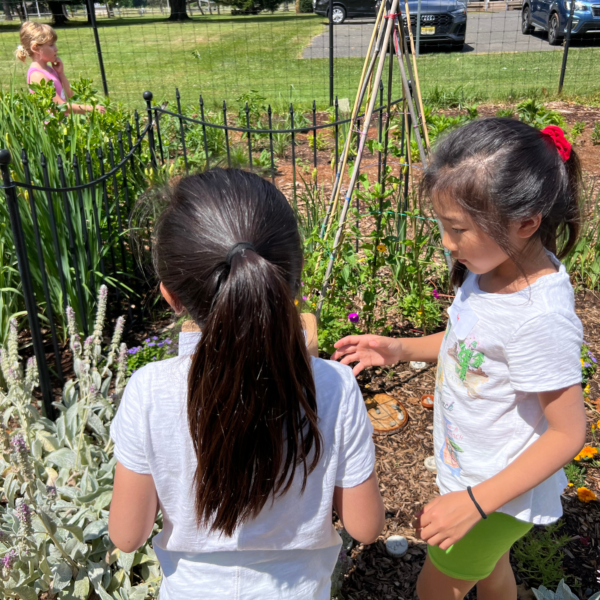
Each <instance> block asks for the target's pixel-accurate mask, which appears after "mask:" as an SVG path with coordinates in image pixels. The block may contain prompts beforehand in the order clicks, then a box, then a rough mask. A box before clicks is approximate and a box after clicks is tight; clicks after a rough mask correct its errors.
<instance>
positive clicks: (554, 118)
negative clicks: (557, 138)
mask: <svg viewBox="0 0 600 600" xmlns="http://www.w3.org/2000/svg"><path fill="white" fill-rule="evenodd" d="M516 110H517V114H518V115H519V120H520V121H523V123H527V124H528V125H533V126H534V127H537V129H543V128H544V127H547V126H548V125H557V126H558V127H562V128H563V129H564V128H565V120H564V118H563V117H562V116H561V114H560V113H558V112H557V111H555V110H550V109H548V108H546V107H545V106H544V105H543V104H541V103H539V102H538V101H537V100H535V99H533V98H528V99H527V100H523V101H522V102H519V104H517V109H516Z"/></svg>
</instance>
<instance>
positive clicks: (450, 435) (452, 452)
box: [440, 417, 463, 477]
mask: <svg viewBox="0 0 600 600" xmlns="http://www.w3.org/2000/svg"><path fill="white" fill-rule="evenodd" d="M444 422H445V438H444V445H443V446H442V447H441V449H440V458H441V459H442V461H443V462H444V465H446V467H447V468H448V470H449V471H450V473H451V474H452V475H454V476H455V477H460V475H461V473H462V470H461V468H460V460H459V454H460V453H461V452H463V449H462V448H461V447H460V446H459V445H458V443H457V440H458V441H461V440H462V439H463V436H462V434H461V433H460V430H459V429H458V427H457V426H456V425H454V424H453V423H452V422H451V421H449V420H448V419H447V418H446V417H444Z"/></svg>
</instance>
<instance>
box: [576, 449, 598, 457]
mask: <svg viewBox="0 0 600 600" xmlns="http://www.w3.org/2000/svg"><path fill="white" fill-rule="evenodd" d="M596 454H598V449H597V448H594V447H593V446H584V447H583V448H582V450H581V452H580V453H579V454H578V455H577V456H576V457H575V460H581V459H582V458H594V456H595V455H596Z"/></svg>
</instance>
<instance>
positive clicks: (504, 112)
mask: <svg viewBox="0 0 600 600" xmlns="http://www.w3.org/2000/svg"><path fill="white" fill-rule="evenodd" d="M496 116H497V117H506V118H509V119H512V118H513V117H514V116H515V109H514V108H511V107H507V108H501V109H500V110H497V111H496Z"/></svg>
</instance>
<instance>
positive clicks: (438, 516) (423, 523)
mask: <svg viewBox="0 0 600 600" xmlns="http://www.w3.org/2000/svg"><path fill="white" fill-rule="evenodd" d="M480 520H481V515H480V514H479V511H478V510H477V508H476V507H475V504H473V501H472V500H471V498H469V494H468V493H467V492H450V493H449V494H444V495H443V496H440V497H438V498H436V499H435V500H432V501H431V502H430V503H429V504H427V506H425V508H424V509H423V510H422V511H421V512H420V513H417V514H416V515H415V521H414V525H415V529H416V531H417V535H418V536H419V537H421V539H423V540H425V541H426V542H427V543H428V544H429V545H430V546H439V547H440V549H441V550H447V549H448V548H450V546H452V544H455V543H456V542H458V540H460V539H461V538H463V537H464V536H465V535H466V534H467V533H468V532H469V531H470V530H471V529H472V528H473V527H474V526H475V525H476V524H477V522H478V521H480Z"/></svg>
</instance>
